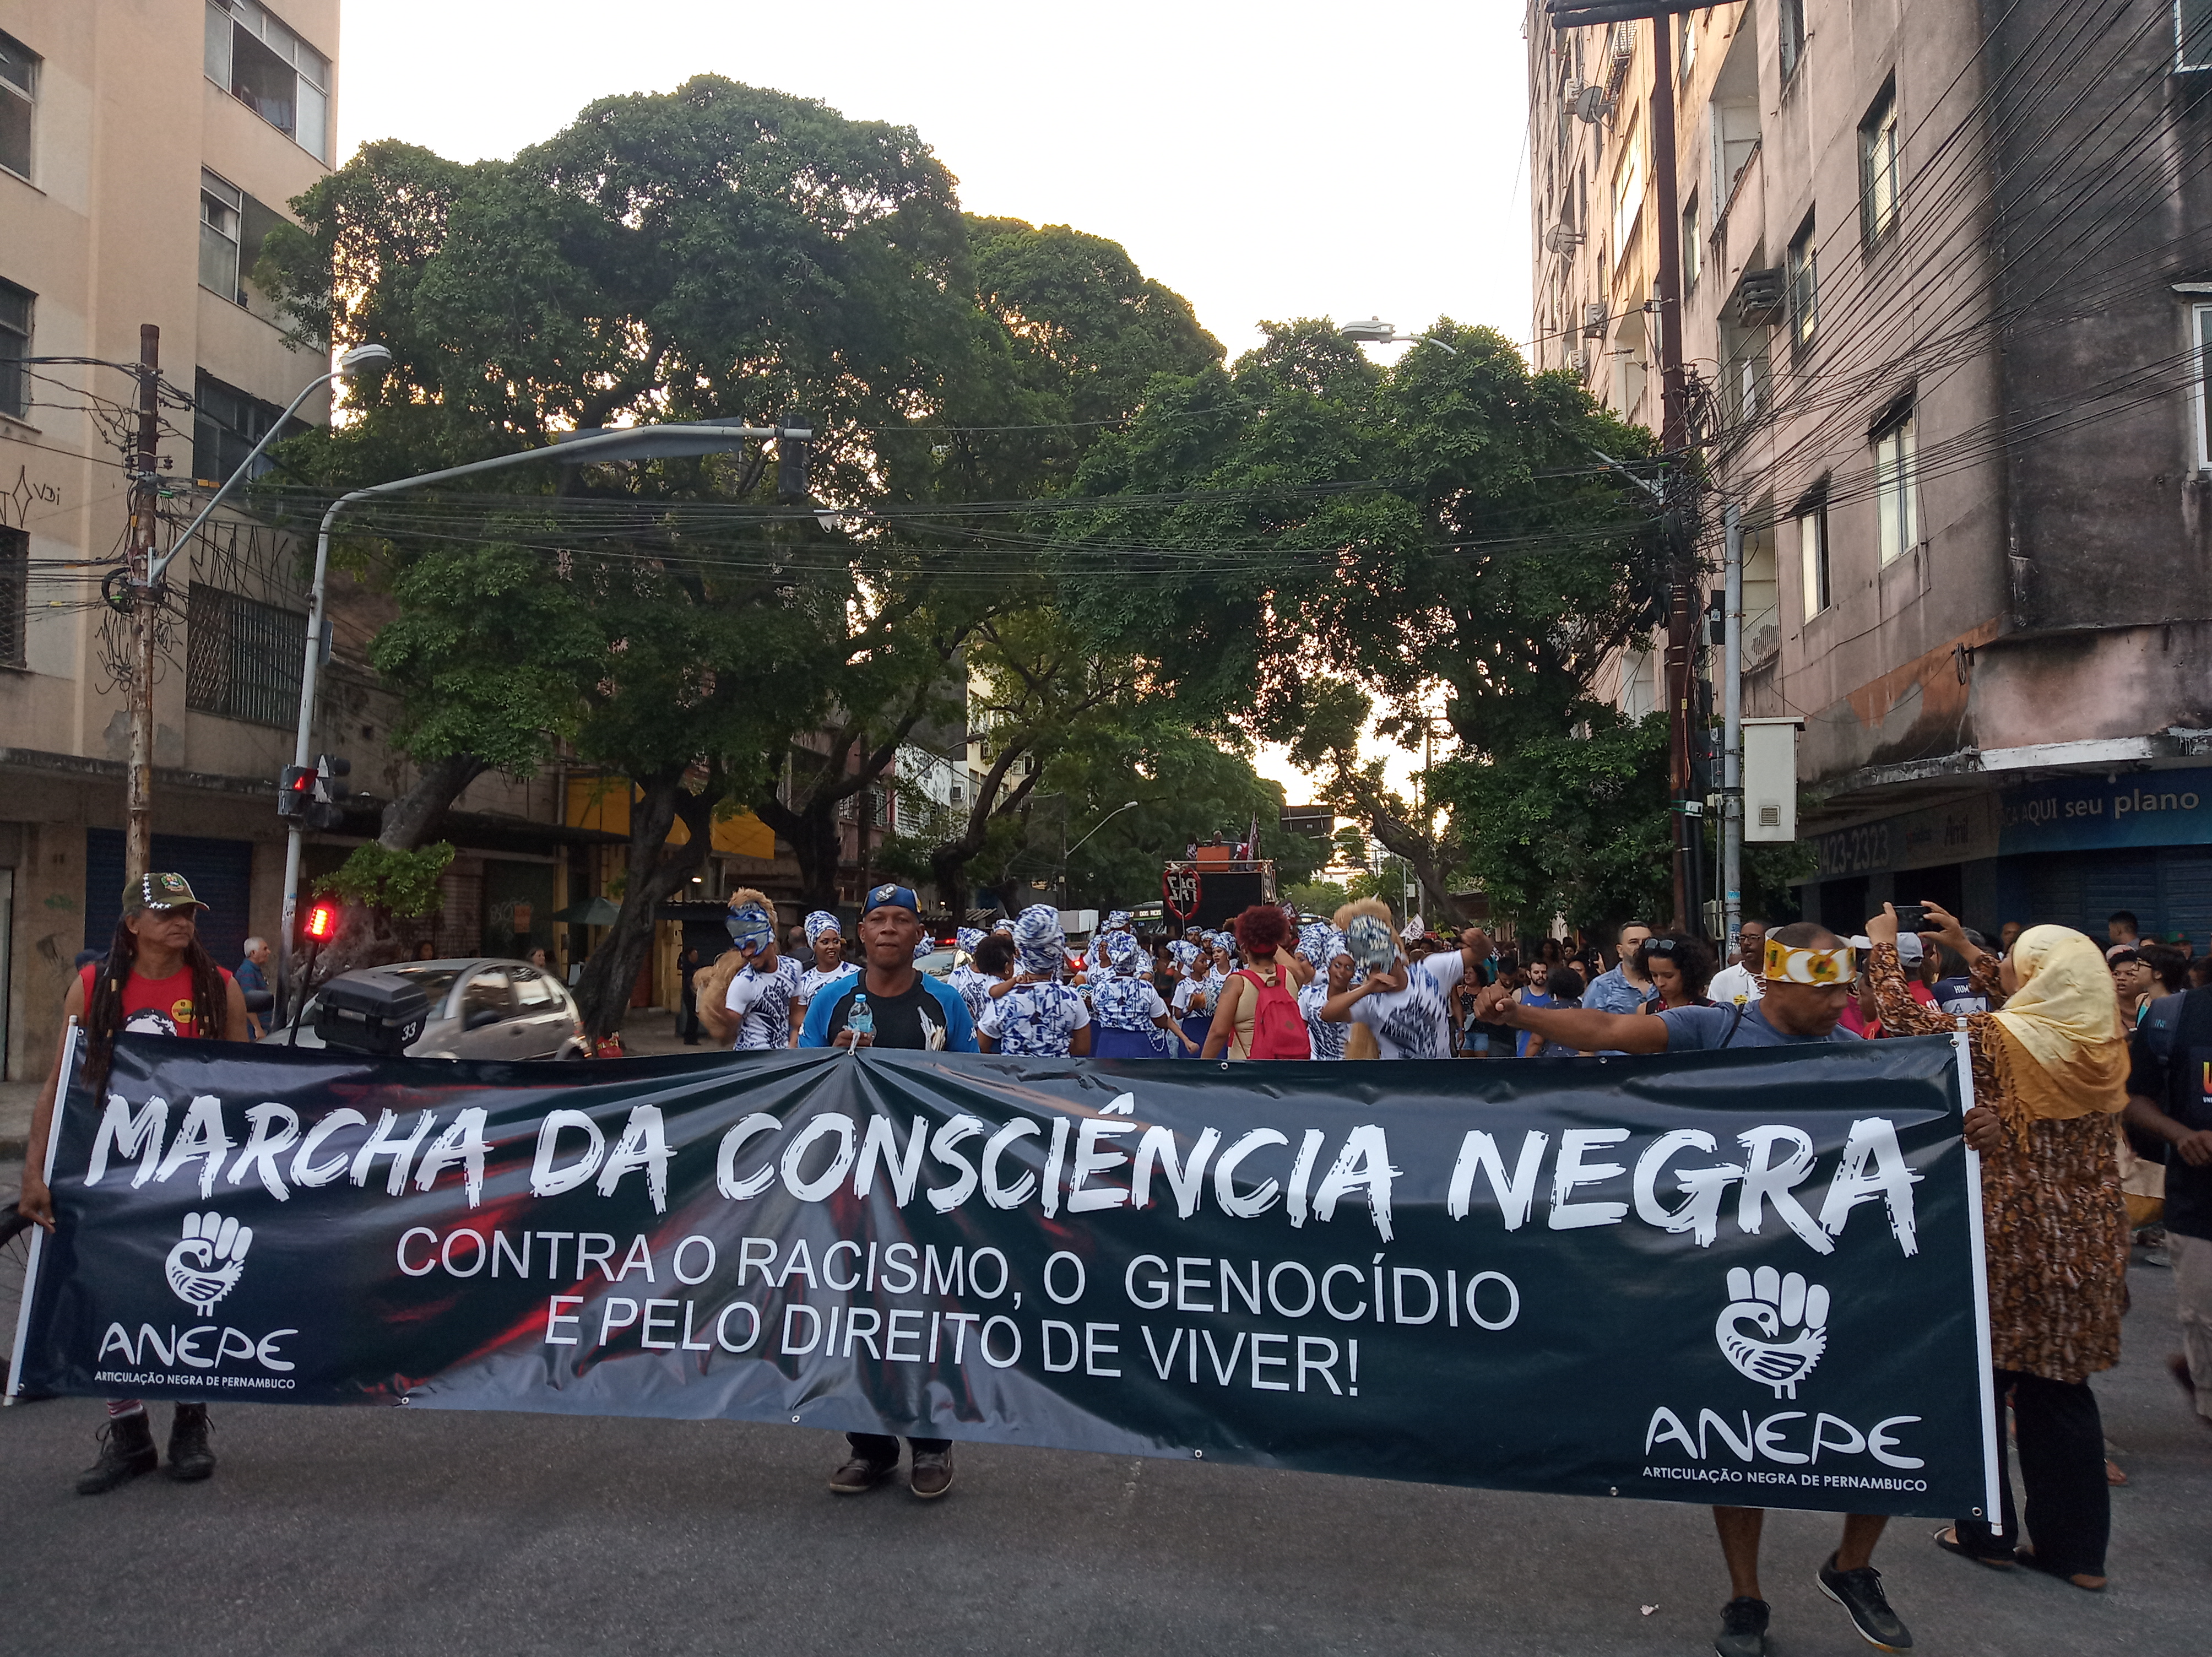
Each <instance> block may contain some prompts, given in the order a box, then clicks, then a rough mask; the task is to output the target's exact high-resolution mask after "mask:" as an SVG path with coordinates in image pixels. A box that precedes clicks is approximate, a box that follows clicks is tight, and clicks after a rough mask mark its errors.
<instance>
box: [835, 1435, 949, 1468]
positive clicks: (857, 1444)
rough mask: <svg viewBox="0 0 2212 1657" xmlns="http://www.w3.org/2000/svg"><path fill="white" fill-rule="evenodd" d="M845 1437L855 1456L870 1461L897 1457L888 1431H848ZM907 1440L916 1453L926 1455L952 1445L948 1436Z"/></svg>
mask: <svg viewBox="0 0 2212 1657" xmlns="http://www.w3.org/2000/svg"><path fill="white" fill-rule="evenodd" d="M845 1438H846V1441H848V1443H850V1444H851V1445H852V1447H853V1453H854V1455H856V1456H866V1458H867V1459H869V1460H870V1461H873V1462H879V1463H880V1462H886V1461H894V1462H895V1461H896V1460H897V1459H899V1446H898V1441H897V1440H896V1439H895V1438H893V1437H892V1436H891V1435H890V1434H889V1433H848V1434H846V1435H845ZM907 1442H908V1444H911V1445H912V1446H914V1453H915V1454H916V1455H928V1454H930V1453H937V1454H939V1455H942V1454H943V1453H945V1451H947V1450H950V1449H951V1447H952V1441H951V1439H949V1438H910V1439H908V1441H907Z"/></svg>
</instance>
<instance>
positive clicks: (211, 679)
mask: <svg viewBox="0 0 2212 1657" xmlns="http://www.w3.org/2000/svg"><path fill="white" fill-rule="evenodd" d="M306 655H307V617H306V616H305V615H304V614H303V613H301V612H299V611H297V610H283V609H279V608H278V607H277V606H276V605H273V604H260V603H257V602H255V601H254V600H252V599H248V598H241V597H240V595H239V594H235V593H228V592H225V591H224V590H223V589H222V588H220V587H210V586H209V585H208V584H207V582H193V583H192V585H191V593H190V594H189V595H188V596H187V598H186V600H185V706H186V707H188V708H191V709H192V710H195V711H197V712H199V713H204V714H216V715H220V716H222V718H225V719H243V720H248V721H251V722H252V723H254V724H257V725H275V726H277V727H279V728H283V729H287V730H289V729H290V728H291V727H292V725H293V724H294V723H295V722H296V721H297V720H298V718H299V716H300V672H301V664H302V659H303V658H304V657H305V656H306Z"/></svg>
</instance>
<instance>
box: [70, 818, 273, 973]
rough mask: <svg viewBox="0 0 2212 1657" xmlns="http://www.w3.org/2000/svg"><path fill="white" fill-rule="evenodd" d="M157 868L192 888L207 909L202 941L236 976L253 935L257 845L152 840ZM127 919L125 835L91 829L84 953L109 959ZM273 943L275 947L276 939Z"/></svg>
mask: <svg viewBox="0 0 2212 1657" xmlns="http://www.w3.org/2000/svg"><path fill="white" fill-rule="evenodd" d="M154 867H155V868H156V869H162V870H168V869H173V870H174V871H175V872H176V873H178V874H181V875H183V876H184V877H185V879H186V880H190V881H191V883H192V895H193V896H194V897H196V898H197V899H199V900H200V901H201V902H202V903H204V904H205V905H207V906H208V907H207V912H206V913H204V915H202V916H201V917H200V927H199V931H200V941H201V942H202V943H204V944H205V945H206V946H207V947H208V953H210V954H211V955H213V956H214V957H215V958H216V961H218V962H219V963H220V964H221V965H222V966H225V967H228V968H230V969H232V970H233V971H235V970H236V968H237V966H238V963H239V962H240V960H241V959H244V957H245V954H246V938H247V937H248V936H249V935H251V934H252V930H253V918H252V915H251V914H250V913H248V909H249V906H250V905H251V904H252V900H253V842H252V841H251V840H213V839H206V838H202V837H200V836H198V835H193V834H157V835H155V837H154ZM122 913H123V833H122V831H121V830H119V829H107V828H95V829H87V830H86V831H85V835H84V947H86V948H87V949H97V950H100V951H101V952H102V953H106V948H107V946H108V944H109V942H110V941H112V940H113V938H114V936H115V923H116V921H117V920H118V918H119V917H121V915H122ZM271 941H272V942H273V941H274V940H273V939H272V940H271Z"/></svg>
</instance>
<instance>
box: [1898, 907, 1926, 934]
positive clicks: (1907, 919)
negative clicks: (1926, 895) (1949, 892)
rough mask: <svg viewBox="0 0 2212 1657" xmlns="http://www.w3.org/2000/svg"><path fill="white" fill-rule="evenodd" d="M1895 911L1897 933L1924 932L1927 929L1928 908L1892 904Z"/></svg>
mask: <svg viewBox="0 0 2212 1657" xmlns="http://www.w3.org/2000/svg"><path fill="white" fill-rule="evenodd" d="M1891 907H1892V908H1893V909H1895V910H1896V911H1897V929H1898V930H1899V932H1925V931H1926V930H1927V929H1928V908H1927V905H1924V904H1893V905H1891Z"/></svg>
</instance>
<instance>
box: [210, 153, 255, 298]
mask: <svg viewBox="0 0 2212 1657" xmlns="http://www.w3.org/2000/svg"><path fill="white" fill-rule="evenodd" d="M245 206H246V194H245V192H243V191H241V190H237V189H234V188H233V187H232V186H229V185H228V184H225V183H224V182H223V181H222V180H221V179H219V178H217V177H216V175H215V174H212V173H210V172H209V171H208V170H207V169H206V168H201V169H200V286H201V287H203V288H210V289H214V290H215V291H216V293H219V294H221V295H222V296H223V297H224V298H225V299H227V300H229V301H230V302H232V303H233V304H234V305H243V304H244V303H245V302H246V295H245V294H244V293H242V292H241V291H240V289H239V286H238V239H239V234H240V228H239V227H240V221H241V219H242V218H243V216H244V214H243V210H244V208H245Z"/></svg>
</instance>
